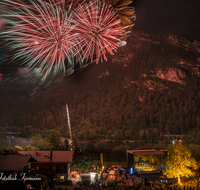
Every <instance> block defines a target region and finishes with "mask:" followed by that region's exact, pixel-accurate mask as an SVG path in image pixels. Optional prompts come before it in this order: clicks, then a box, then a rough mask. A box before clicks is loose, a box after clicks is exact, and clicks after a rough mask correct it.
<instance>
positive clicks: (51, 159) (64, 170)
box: [19, 151, 73, 181]
mask: <svg viewBox="0 0 200 190" xmlns="http://www.w3.org/2000/svg"><path fill="white" fill-rule="evenodd" d="M19 153H20V154H23V155H31V156H33V157H34V158H35V159H36V160H38V161H39V162H32V163H31V169H34V171H35V173H41V174H42V173H51V175H52V176H53V178H54V180H56V181H64V180H68V177H69V174H70V163H72V157H73V151H19Z"/></svg>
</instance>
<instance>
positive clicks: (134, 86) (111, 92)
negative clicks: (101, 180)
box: [0, 30, 200, 140]
mask: <svg viewBox="0 0 200 190" xmlns="http://www.w3.org/2000/svg"><path fill="white" fill-rule="evenodd" d="M9 87H10V88H9ZM19 87H20V88H19ZM27 89H30V86H28V85H26V86H25V84H24V83H22V84H21V86H20V84H19V82H9V83H5V82H2V83H1V93H0V107H1V109H0V126H2V127H6V126H11V125H14V126H17V127H18V128H22V127H24V126H27V125H31V126H32V127H33V128H40V129H44V128H48V129H50V128H55V127H66V126H67V117H66V110H65V105H66V104H68V105H69V114H70V121H71V127H72V133H73V134H76V135H77V137H78V138H79V139H82V140H83V139H101V138H108V139H110V138H113V139H139V138H140V139H143V138H158V139H162V138H163V135H164V134H169V133H170V134H183V133H192V132H193V131H199V129H200V116H199V111H200V101H199V98H200V43H199V42H197V41H189V40H187V39H184V38H179V37H176V36H173V35H168V36H164V35H157V34H154V33H149V32H147V31H141V30H138V31H133V32H132V34H131V36H130V37H129V39H128V40H127V45H126V46H123V47H121V48H119V50H118V52H117V53H116V54H115V55H114V56H111V55H109V56H108V61H107V62H103V63H99V64H97V65H96V64H91V65H89V66H88V67H86V68H85V69H84V70H82V71H81V72H78V71H77V72H76V73H74V74H73V75H71V76H69V77H67V78H65V79H64V80H63V81H62V82H60V83H58V84H55V85H52V86H49V87H47V88H42V89H39V90H38V91H37V92H36V93H35V94H34V95H32V96H30V94H31V91H30V90H27ZM32 89H33V88H32Z"/></svg>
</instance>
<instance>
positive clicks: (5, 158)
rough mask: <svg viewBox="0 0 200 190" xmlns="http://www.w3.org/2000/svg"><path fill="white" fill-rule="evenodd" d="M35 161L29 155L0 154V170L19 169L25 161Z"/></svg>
mask: <svg viewBox="0 0 200 190" xmlns="http://www.w3.org/2000/svg"><path fill="white" fill-rule="evenodd" d="M30 161H37V160H35V159H34V158H33V157H32V156H31V155H27V156H24V155H19V154H7V155H5V154H0V171H21V170H22V169H23V168H24V166H25V165H26V163H27V162H30Z"/></svg>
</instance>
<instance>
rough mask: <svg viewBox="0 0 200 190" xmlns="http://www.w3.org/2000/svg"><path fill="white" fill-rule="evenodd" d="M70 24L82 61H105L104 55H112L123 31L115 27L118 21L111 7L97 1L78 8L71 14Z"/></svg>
mask: <svg viewBox="0 0 200 190" xmlns="http://www.w3.org/2000/svg"><path fill="white" fill-rule="evenodd" d="M72 22H73V23H74V24H75V25H76V26H77V27H76V28H75V31H76V33H77V34H78V37H79V44H78V45H79V49H80V52H79V53H80V54H81V56H82V60H86V61H88V60H90V61H91V62H92V61H93V60H94V59H96V63H98V62H99V61H100V60H101V61H103V59H104V60H107V57H106V53H110V54H113V52H114V51H116V50H117V48H118V43H119V42H120V41H121V40H120V35H121V34H122V32H123V30H122V29H121V28H119V27H117V25H118V24H119V23H120V20H117V19H116V15H115V13H114V12H113V10H112V7H111V6H106V5H105V3H102V2H100V1H98V0H95V1H90V2H89V3H85V4H84V5H82V6H78V7H77V8H76V10H75V11H74V13H73V19H72Z"/></svg>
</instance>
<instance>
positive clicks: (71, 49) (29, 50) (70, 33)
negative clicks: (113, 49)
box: [2, 0, 78, 81]
mask: <svg viewBox="0 0 200 190" xmlns="http://www.w3.org/2000/svg"><path fill="white" fill-rule="evenodd" d="M30 2H31V5H27V4H24V3H23V2H20V1H6V2H5V3H4V4H6V5H12V6H13V7H14V8H13V10H10V11H7V12H6V14H5V15H4V17H5V18H6V20H7V22H8V23H9V24H10V25H11V26H12V27H11V29H9V30H7V31H6V32H3V33H2V35H3V37H4V38H6V39H7V40H8V41H10V45H11V46H10V47H11V49H14V50H15V56H14V59H18V58H19V59H21V60H22V61H23V65H25V66H26V67H28V68H31V69H32V68H35V67H37V68H40V69H41V71H42V72H43V73H44V76H43V81H44V79H45V78H46V77H47V76H48V75H49V74H50V73H52V72H53V75H54V76H55V75H57V74H62V73H63V74H64V73H65V72H66V65H65V64H66V62H67V65H70V66H72V65H73V64H74V63H73V61H74V56H75V55H76V56H78V55H77V53H76V52H78V51H77V49H76V48H77V45H76V38H77V35H76V33H75V32H74V28H75V27H76V26H75V25H72V24H71V19H72V18H71V15H70V14H69V12H70V11H69V10H65V9H64V7H65V3H64V2H65V1H62V2H58V1H57V3H55V0H54V1H53V2H51V1H49V3H47V2H44V1H42V0H38V2H37V3H35V2H33V1H30ZM13 18H14V19H15V20H13ZM38 74H39V73H38Z"/></svg>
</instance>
